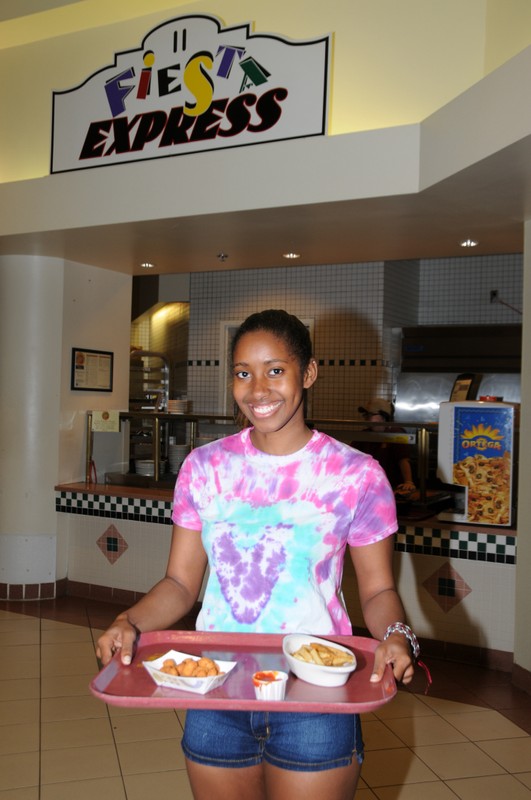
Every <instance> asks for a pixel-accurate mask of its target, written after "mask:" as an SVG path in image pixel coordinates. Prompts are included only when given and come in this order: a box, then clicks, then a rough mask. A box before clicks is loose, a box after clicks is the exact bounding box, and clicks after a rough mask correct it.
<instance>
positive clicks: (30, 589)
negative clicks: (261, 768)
mask: <svg viewBox="0 0 531 800" xmlns="http://www.w3.org/2000/svg"><path fill="white" fill-rule="evenodd" d="M65 594H66V578H63V579H61V580H58V581H54V582H49V583H0V600H13V601H15V602H27V601H32V600H33V601H34V600H55V599H56V598H57V597H63V595H65Z"/></svg>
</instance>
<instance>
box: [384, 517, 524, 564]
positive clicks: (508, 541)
mask: <svg viewBox="0 0 531 800" xmlns="http://www.w3.org/2000/svg"><path fill="white" fill-rule="evenodd" d="M395 550H397V551H398V552H403V553H416V554H418V555H430V556H443V557H445V558H464V559H468V560H469V561H485V562H487V563H491V564H512V565H514V564H516V536H509V535H507V534H505V533H503V534H498V533H488V532H487V531H486V532H485V533H479V532H476V531H467V530H451V529H445V528H442V529H437V528H421V527H418V526H413V525H412V526H409V525H400V527H399V529H398V532H397V534H396V541H395Z"/></svg>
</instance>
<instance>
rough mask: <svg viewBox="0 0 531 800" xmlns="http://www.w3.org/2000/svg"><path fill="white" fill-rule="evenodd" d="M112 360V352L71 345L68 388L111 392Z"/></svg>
mask: <svg viewBox="0 0 531 800" xmlns="http://www.w3.org/2000/svg"><path fill="white" fill-rule="evenodd" d="M113 362H114V353H110V352H108V351H106V350H87V349H86V348H82V347H73V348H72V372H71V378H70V389H72V390H74V391H90V392H112V378H113Z"/></svg>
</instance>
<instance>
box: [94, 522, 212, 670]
mask: <svg viewBox="0 0 531 800" xmlns="http://www.w3.org/2000/svg"><path fill="white" fill-rule="evenodd" d="M206 565H207V557H206V553H205V551H204V549H203V545H202V543H201V534H200V532H199V531H192V530H188V529H187V528H181V527H179V526H178V525H174V526H173V533H172V541H171V547H170V555H169V559H168V566H167V569H166V575H165V576H164V578H163V579H162V580H161V581H159V583H157V584H156V585H155V586H154V587H153V588H152V589H150V591H149V592H148V593H147V594H146V595H144V597H142V599H141V600H139V602H138V603H135V605H134V606H132V607H131V608H130V609H128V611H126V612H124V613H122V614H119V615H118V616H117V617H116V619H115V621H114V622H113V624H112V625H111V626H110V627H109V628H108V630H106V631H105V633H103V634H102V636H100V638H99V640H98V645H97V648H96V655H97V656H98V658H101V660H102V663H103V664H107V663H108V662H109V661H110V660H111V658H112V656H113V654H114V653H115V652H116V650H121V659H122V662H123V663H124V664H129V663H130V662H131V656H132V651H133V645H134V641H135V638H136V630H135V627H136V628H138V629H139V630H140V631H153V630H165V629H166V628H169V627H170V626H171V625H173V623H174V622H176V621H177V620H179V619H181V618H182V617H184V616H185V615H186V614H187V613H188V612H189V611H190V609H191V608H192V607H193V605H194V603H195V601H196V600H197V597H198V595H199V591H200V589H201V583H202V581H203V577H204V574H205V569H206Z"/></svg>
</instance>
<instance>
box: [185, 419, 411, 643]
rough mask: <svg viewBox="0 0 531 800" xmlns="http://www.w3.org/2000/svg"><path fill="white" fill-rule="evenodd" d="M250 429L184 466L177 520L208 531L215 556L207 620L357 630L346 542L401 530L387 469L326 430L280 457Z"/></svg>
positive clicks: (243, 627)
mask: <svg viewBox="0 0 531 800" xmlns="http://www.w3.org/2000/svg"><path fill="white" fill-rule="evenodd" d="M250 431H251V429H250V428H246V429H245V430H243V431H241V432H240V433H237V434H235V435H234V436H228V437H226V438H224V439H220V440H219V441H215V442H211V443H209V444H206V445H203V446H202V447H198V448H196V449H195V450H193V451H192V452H191V454H190V455H189V456H188V457H187V459H186V460H185V462H184V463H183V466H182V467H181V470H180V472H179V477H178V480H177V484H176V487H175V495H174V504H173V513H172V518H173V521H174V522H175V523H176V524H177V525H180V526H182V527H184V528H188V529H191V530H197V531H201V535H202V542H203V546H204V548H205V551H206V553H207V556H208V561H209V577H208V581H207V586H206V589H205V595H204V598H203V603H202V609H201V611H200V613H199V616H198V619H197V628H198V629H199V630H206V631H208V630H216V631H238V632H261V633H284V632H294V631H304V632H307V633H314V634H315V635H317V634H321V635H325V634H333V633H336V634H350V633H352V627H351V624H350V620H349V618H348V615H347V613H346V610H345V607H344V603H343V598H342V594H341V578H342V573H343V559H344V556H345V548H346V547H347V545H352V546H354V547H356V546H359V545H365V544H370V543H372V542H376V541H378V540H380V539H383V538H385V537H386V536H390V535H391V534H393V533H394V532H395V531H396V529H397V524H396V506H395V502H394V497H393V493H392V490H391V487H390V486H389V482H388V481H387V478H386V477H385V473H384V472H383V470H382V469H381V467H380V466H379V464H378V463H377V462H376V461H375V460H374V459H373V458H372V457H371V456H367V455H365V454H363V453H360V452H359V451H358V450H354V449H353V448H352V447H349V446H348V445H346V444H343V443H341V442H338V441H336V440H335V439H332V438H331V437H329V436H327V435H326V434H324V433H320V432H317V431H314V432H313V434H312V437H311V439H310V441H309V442H308V443H307V444H306V445H305V447H303V448H302V449H301V450H298V451H297V452H295V453H292V454H290V455H286V456H275V455H270V454H268V453H264V452H262V451H260V450H257V449H256V448H255V447H254V445H253V444H252V442H251V439H250Z"/></svg>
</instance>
